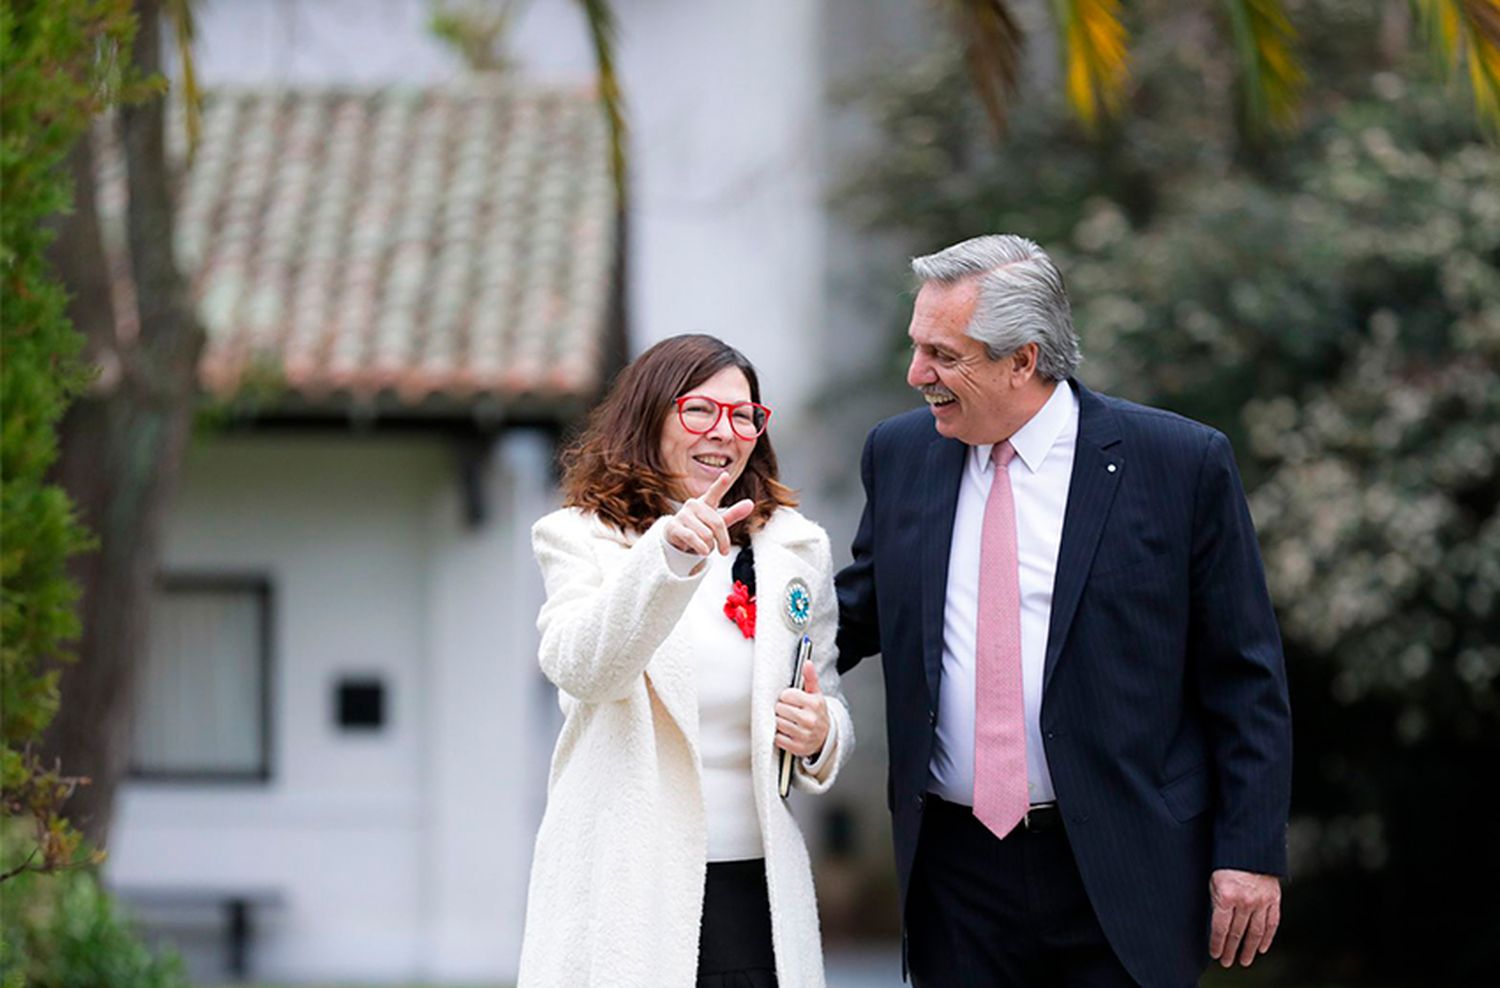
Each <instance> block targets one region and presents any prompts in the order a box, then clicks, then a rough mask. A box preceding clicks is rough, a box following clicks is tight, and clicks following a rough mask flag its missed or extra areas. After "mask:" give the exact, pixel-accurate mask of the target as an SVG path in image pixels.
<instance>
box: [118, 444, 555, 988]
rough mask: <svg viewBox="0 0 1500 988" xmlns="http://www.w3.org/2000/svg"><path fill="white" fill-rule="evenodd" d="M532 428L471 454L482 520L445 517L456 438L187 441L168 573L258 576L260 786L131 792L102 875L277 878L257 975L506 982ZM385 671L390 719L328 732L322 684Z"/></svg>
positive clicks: (528, 570)
mask: <svg viewBox="0 0 1500 988" xmlns="http://www.w3.org/2000/svg"><path fill="white" fill-rule="evenodd" d="M547 455H548V452H547V447H546V443H545V441H543V440H538V439H534V438H525V437H522V438H518V439H515V440H511V441H509V442H507V443H505V444H503V445H501V446H500V447H499V448H497V449H494V450H492V451H491V452H490V454H489V455H488V462H487V464H486V467H485V472H486V474H487V480H488V482H487V484H486V487H485V489H486V491H487V501H488V504H487V507H488V510H489V513H490V518H489V521H488V523H487V524H486V525H484V526H483V527H481V528H477V529H473V528H469V527H467V526H466V525H465V523H464V520H463V517H462V513H461V510H460V506H459V496H458V489H457V483H456V480H457V471H456V468H455V463H456V460H455V456H454V450H453V449H452V448H451V447H450V446H449V445H448V444H445V443H443V442H441V441H438V440H435V439H401V440H392V439H370V438H356V437H352V436H344V437H339V436H331V437H326V438H305V437H297V436H288V435H285V434H281V435H274V434H273V435H264V436H257V437H250V438H220V439H215V440H212V441H210V442H208V443H206V444H203V445H202V446H200V447H199V448H197V449H195V450H194V451H193V453H192V455H191V456H190V458H189V462H188V466H187V470H186V473H185V478H184V483H183V489H182V491H181V494H180V496H179V498H178V501H177V504H176V507H175V509H174V511H173V515H172V518H171V521H170V523H169V525H168V530H167V545H166V553H165V566H164V569H165V570H166V571H167V572H169V573H170V572H180V571H193V572H199V573H214V572H225V573H236V574H244V573H259V574H264V575H265V576H267V577H268V578H269V579H270V581H271V584H272V607H273V643H272V644H273V647H272V665H273V671H272V681H273V687H272V697H273V701H272V710H273V713H272V738H273V744H274V748H273V752H274V753H273V777H272V779H271V781H270V782H269V783H267V784H264V785H256V784H244V783H241V784H232V783H218V784H215V783H194V784H183V783H177V784H165V783H153V782H135V783H131V784H128V785H127V786H125V788H124V790H123V792H122V794H121V803H120V807H119V815H118V818H117V822H116V826H115V831H114V840H113V842H112V847H111V848H110V852H111V853H110V859H109V865H108V871H107V876H108V879H109V881H110V882H111V883H113V884H114V885H116V886H119V887H122V888H126V889H151V888H177V889H183V888H210V889H232V888H250V889H274V890H277V891H279V892H280V893H281V895H282V896H283V897H284V899H285V902H286V905H285V907H284V908H283V909H280V910H277V911H275V912H272V913H270V914H268V915H267V917H266V921H265V922H264V923H263V924H260V929H259V930H258V935H257V946H256V950H255V952H254V956H253V958H252V961H253V964H254V967H253V973H254V974H255V975H256V976H257V977H261V978H266V979H273V980H274V979H287V980H308V979H318V978H326V979H336V980H341V981H342V980H351V979H355V980H369V981H398V980H402V979H415V978H424V979H426V978H431V979H434V980H456V979H462V978H473V979H504V978H507V977H510V976H511V975H513V974H514V964H515V958H516V954H517V951H518V945H519V932H520V921H521V915H522V909H523V900H524V888H525V882H524V876H525V872H526V867H527V863H528V862H529V857H530V835H531V834H532V833H533V832H534V829H535V823H536V819H537V818H538V809H539V801H540V796H541V789H540V786H541V785H542V782H543V780H542V778H541V775H542V772H543V771H544V767H545V764H546V757H547V750H548V743H547V742H546V741H544V740H542V739H541V738H540V737H539V731H538V730H537V727H536V724H535V719H536V717H535V715H534V714H532V713H529V712H528V708H530V707H535V706H536V704H535V702H534V696H535V694H536V693H537V692H539V686H538V680H539V674H538V673H537V672H536V664H535V644H534V632H532V631H531V630H530V629H531V627H532V618H533V616H534V614H535V606H536V605H535V598H536V596H537V594H538V593H539V589H538V583H539V581H538V578H537V576H536V573H535V566H534V564H532V563H531V561H530V553H529V548H528V546H527V544H526V537H525V533H526V526H525V525H524V524H518V523H516V522H515V521H514V519H513V516H512V512H515V511H518V510H520V511H526V512H531V511H535V510H537V505H538V504H541V503H545V501H546V499H547V489H548V485H549V477H548V471H547V462H546V461H547ZM347 673H355V674H372V673H373V674H376V675H378V676H379V677H380V678H381V679H383V680H384V681H385V683H386V684H387V689H388V694H387V709H388V720H387V727H386V728H385V729H384V730H382V731H380V732H378V733H374V734H360V733H349V732H344V731H341V730H340V729H338V728H337V727H336V725H335V723H334V713H333V692H332V691H333V684H334V682H335V681H336V679H337V678H338V677H339V676H340V675H343V674H347Z"/></svg>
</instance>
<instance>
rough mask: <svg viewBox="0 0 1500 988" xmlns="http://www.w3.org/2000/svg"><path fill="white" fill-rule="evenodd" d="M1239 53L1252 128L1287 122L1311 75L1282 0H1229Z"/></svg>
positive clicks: (1293, 112)
mask: <svg viewBox="0 0 1500 988" xmlns="http://www.w3.org/2000/svg"><path fill="white" fill-rule="evenodd" d="M1225 4H1226V5H1227V7H1228V9H1229V22H1230V25H1231V27H1232V29H1233V30H1232V34H1233V36H1234V44H1235V48H1236V50H1237V51H1238V53H1239V60H1240V71H1241V75H1242V81H1241V90H1242V96H1243V99H1244V101H1245V119H1246V121H1247V122H1248V123H1249V125H1250V127H1251V129H1252V130H1255V131H1260V130H1264V129H1266V128H1267V127H1285V126H1287V125H1289V124H1291V122H1292V121H1293V119H1294V118H1295V116H1296V112H1297V102H1298V96H1299V94H1300V93H1301V90H1302V85H1303V83H1304V82H1305V81H1306V77H1305V76H1304V75H1303V74H1302V67H1301V66H1300V65H1298V64H1297V57H1296V55H1295V54H1293V52H1292V47H1293V45H1294V44H1295V43H1296V40H1297V31H1296V28H1294V27H1292V22H1291V19H1290V18H1288V17H1287V15H1286V10H1285V9H1284V7H1283V5H1282V0H1225Z"/></svg>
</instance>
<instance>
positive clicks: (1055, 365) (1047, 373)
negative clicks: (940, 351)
mask: <svg viewBox="0 0 1500 988" xmlns="http://www.w3.org/2000/svg"><path fill="white" fill-rule="evenodd" d="M911 269H912V270H913V271H914V272H916V275H917V277H918V278H920V279H922V281H923V282H928V281H937V282H943V283H949V284H951V283H953V282H956V281H962V280H964V279H966V278H973V277H978V278H979V279H980V282H979V300H978V301H977V302H976V303H975V305H974V316H973V318H971V319H970V320H969V325H968V328H967V330H966V332H967V333H968V334H969V335H970V336H971V337H973V338H974V339H976V340H978V341H979V342H980V343H983V344H984V348H985V351H986V353H988V355H989V358H990V359H991V360H999V359H1000V358H1001V357H1004V356H1006V355H1007V354H1011V353H1014V352H1016V351H1017V350H1019V349H1020V348H1021V347H1023V346H1025V345H1026V344H1028V343H1035V344H1036V345H1037V373H1038V374H1040V375H1041V376H1042V377H1044V378H1046V379H1047V380H1050V381H1062V380H1065V379H1067V378H1069V377H1072V376H1073V372H1074V371H1076V370H1077V369H1078V365H1079V363H1081V362H1082V360H1083V354H1082V353H1081V352H1080V351H1079V349H1078V334H1077V332H1075V331H1074V329H1073V310H1072V307H1071V306H1069V305H1068V293H1067V291H1066V290H1065V289H1064V288H1063V280H1062V274H1060V273H1059V272H1058V270H1057V266H1056V265H1055V264H1053V263H1052V258H1050V257H1048V256H1047V252H1046V251H1044V250H1042V248H1040V247H1038V246H1037V245H1036V244H1035V243H1033V242H1032V241H1030V240H1027V239H1026V238H1025V237H1017V236H1013V235H1011V234H1008V233H1000V234H991V235H990V236H985V237H975V238H974V239H972V240H965V241H964V242H963V243H959V244H954V245H953V246H952V247H949V248H947V249H946V250H940V251H938V252H937V253H936V254H928V255H927V256H926V257H914V258H912V262H911Z"/></svg>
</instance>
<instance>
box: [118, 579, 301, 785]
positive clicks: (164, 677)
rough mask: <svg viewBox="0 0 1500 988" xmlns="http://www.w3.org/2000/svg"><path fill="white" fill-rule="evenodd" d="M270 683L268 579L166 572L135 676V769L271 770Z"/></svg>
mask: <svg viewBox="0 0 1500 988" xmlns="http://www.w3.org/2000/svg"><path fill="white" fill-rule="evenodd" d="M270 691H271V587H270V583H269V582H268V581H266V580H265V579H263V578H260V577H233V576H170V577H166V578H164V579H162V580H161V581H160V582H159V583H158V585H157V591H156V597H155V601H154V604H153V610H152V613H151V635H150V644H149V647H148V648H147V651H146V656H145V661H144V662H143V663H142V665H141V669H140V679H139V681H138V683H137V690H136V710H135V720H134V725H133V735H132V739H131V774H132V775H134V776H138V777H142V778H149V779H182V780H190V779H201V780H204V781H241V780H247V781H263V780H266V779H269V778H270V777H271V757H270V751H271V737H270V734H271V731H270V722H271V716H270V704H271V700H270Z"/></svg>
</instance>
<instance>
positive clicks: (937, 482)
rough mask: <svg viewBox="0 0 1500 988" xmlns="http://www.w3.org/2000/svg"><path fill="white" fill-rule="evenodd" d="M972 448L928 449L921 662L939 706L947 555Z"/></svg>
mask: <svg viewBox="0 0 1500 988" xmlns="http://www.w3.org/2000/svg"><path fill="white" fill-rule="evenodd" d="M968 449H969V447H967V446H965V445H964V444H963V443H961V442H959V441H958V440H957V439H947V438H944V437H942V436H939V437H936V438H935V439H934V440H933V442H932V445H931V446H929V447H928V448H927V491H926V493H927V497H926V499H925V501H924V504H923V515H924V517H923V519H922V532H923V536H922V567H921V588H922V662H923V665H924V667H925V670H926V673H927V690H928V695H929V696H930V697H931V699H932V701H933V702H934V703H936V702H937V696H938V683H939V680H940V679H941V678H942V672H943V611H944V608H945V603H946V601H947V598H948V553H949V550H950V549H952V547H953V514H954V512H955V511H957V510H958V487H959V482H960V481H961V480H962V479H963V472H964V456H965V454H966V453H967V452H968Z"/></svg>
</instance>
